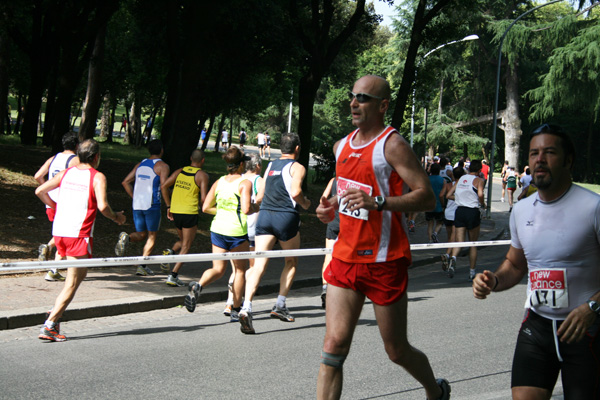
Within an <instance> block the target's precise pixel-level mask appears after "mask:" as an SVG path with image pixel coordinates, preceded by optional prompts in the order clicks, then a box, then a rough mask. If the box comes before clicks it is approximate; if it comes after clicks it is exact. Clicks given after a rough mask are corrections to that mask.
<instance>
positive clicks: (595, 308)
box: [587, 300, 600, 315]
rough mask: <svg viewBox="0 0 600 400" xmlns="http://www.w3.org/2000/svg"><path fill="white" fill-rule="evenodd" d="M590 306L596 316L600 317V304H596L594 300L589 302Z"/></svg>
mask: <svg viewBox="0 0 600 400" xmlns="http://www.w3.org/2000/svg"><path fill="white" fill-rule="evenodd" d="M587 303H588V306H590V310H592V311H593V312H594V313H595V314H596V315H600V304H598V303H596V302H595V301H594V300H588V302H587Z"/></svg>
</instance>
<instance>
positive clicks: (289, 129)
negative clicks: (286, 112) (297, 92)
mask: <svg viewBox="0 0 600 400" xmlns="http://www.w3.org/2000/svg"><path fill="white" fill-rule="evenodd" d="M291 96H292V97H291V98H290V116H289V117H288V130H287V131H288V132H291V131H292V100H294V88H292V95H291Z"/></svg>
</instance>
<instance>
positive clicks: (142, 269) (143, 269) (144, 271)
mask: <svg viewBox="0 0 600 400" xmlns="http://www.w3.org/2000/svg"><path fill="white" fill-rule="evenodd" d="M135 274H136V275H141V276H146V275H154V271H152V270H151V269H150V267H148V266H144V265H138V267H137V270H136V271H135Z"/></svg>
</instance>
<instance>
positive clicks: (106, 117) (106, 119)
mask: <svg viewBox="0 0 600 400" xmlns="http://www.w3.org/2000/svg"><path fill="white" fill-rule="evenodd" d="M109 124H110V94H109V93H106V94H105V95H104V98H103V99H102V117H100V137H101V138H108V137H109V135H108V126H109Z"/></svg>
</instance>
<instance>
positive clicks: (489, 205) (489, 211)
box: [486, 0, 563, 218]
mask: <svg viewBox="0 0 600 400" xmlns="http://www.w3.org/2000/svg"><path fill="white" fill-rule="evenodd" d="M559 1H563V0H554V1H550V2H548V3H545V4H542V5H540V6H537V7H534V8H532V9H531V10H529V11H525V12H524V13H523V14H521V15H519V16H518V17H517V19H515V20H514V21H513V22H512V23H511V24H510V25H509V26H508V28H506V30H505V31H504V33H503V34H502V38H501V39H500V47H499V48H498V70H497V71H496V98H495V100H494V116H493V118H492V149H491V152H490V173H489V180H490V184H489V186H488V196H487V198H488V201H487V210H486V216H487V217H488V218H490V217H491V216H492V186H493V182H494V153H495V152H496V128H497V126H498V123H497V121H496V120H497V118H498V93H499V91H500V64H501V62H502V46H503V45H504V39H505V38H506V35H507V34H508V31H510V29H511V28H512V27H513V25H514V24H516V23H517V21H518V20H520V19H521V18H523V17H524V16H526V15H527V14H529V13H531V12H534V11H535V10H537V9H538V8H542V7H545V6H547V5H550V4H554V3H558V2H559Z"/></svg>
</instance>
